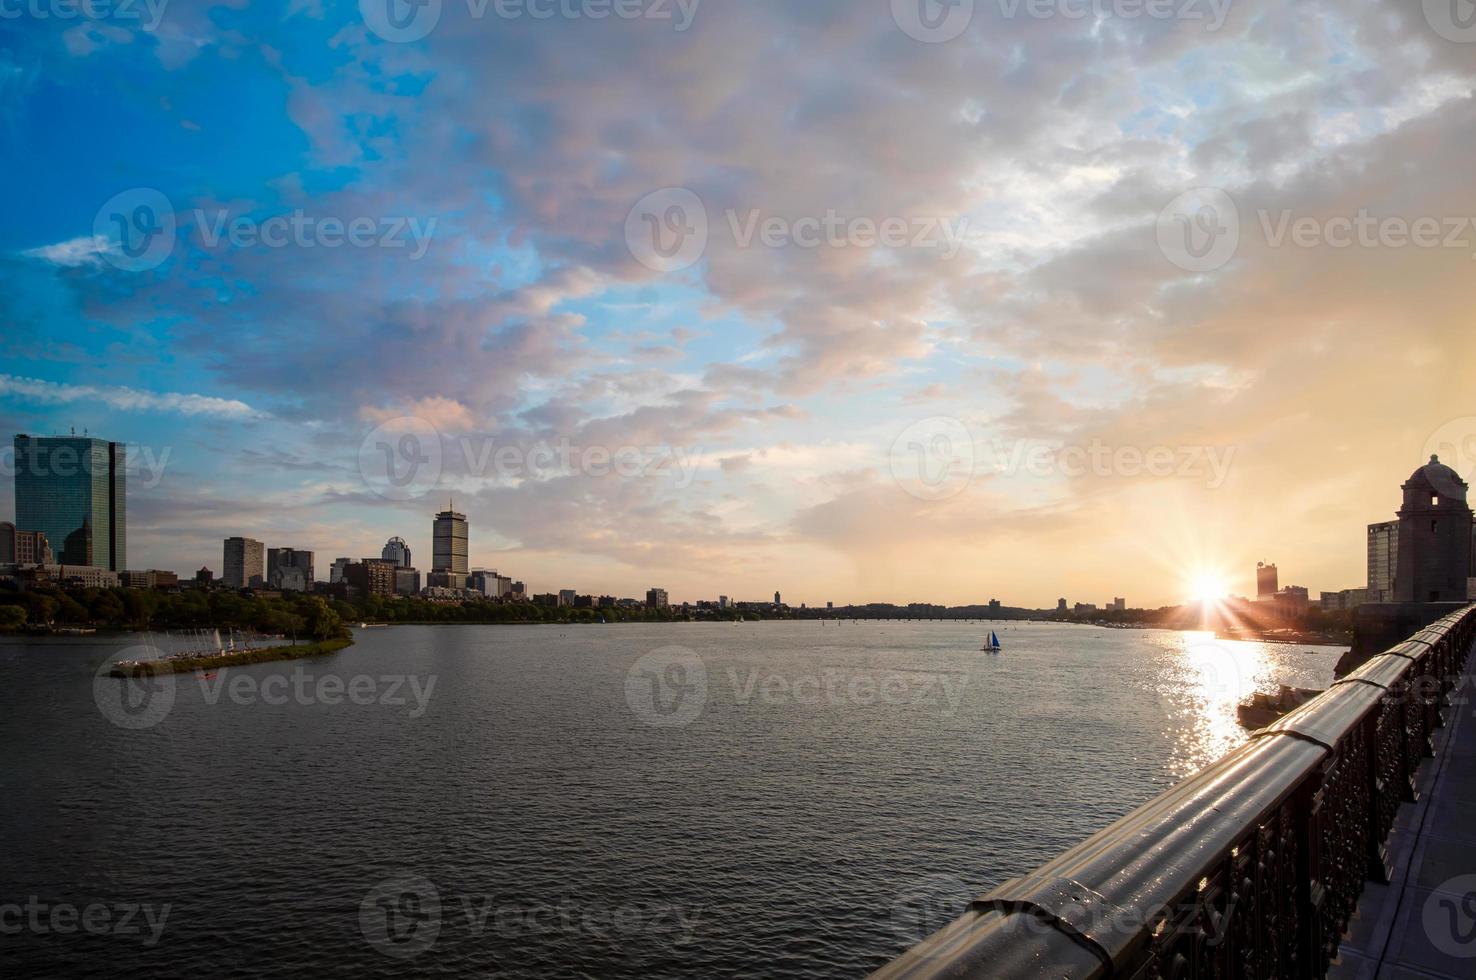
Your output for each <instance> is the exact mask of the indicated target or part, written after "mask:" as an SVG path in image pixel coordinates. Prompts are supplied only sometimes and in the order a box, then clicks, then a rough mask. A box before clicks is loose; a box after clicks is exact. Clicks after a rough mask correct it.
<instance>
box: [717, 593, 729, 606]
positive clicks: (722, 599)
mask: <svg viewBox="0 0 1476 980" xmlns="http://www.w3.org/2000/svg"><path fill="white" fill-rule="evenodd" d="M731 604H732V600H731V599H729V598H728V597H727V596H725V595H720V596H718V604H717V607H718V608H719V609H727V608H728V606H729V605H731Z"/></svg>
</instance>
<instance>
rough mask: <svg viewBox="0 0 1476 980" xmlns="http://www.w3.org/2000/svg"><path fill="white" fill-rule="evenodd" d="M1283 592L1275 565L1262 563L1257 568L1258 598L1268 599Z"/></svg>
mask: <svg viewBox="0 0 1476 980" xmlns="http://www.w3.org/2000/svg"><path fill="white" fill-rule="evenodd" d="M1280 591H1281V585H1280V580H1279V579H1278V577H1277V571H1276V566H1275V565H1268V564H1266V563H1265V562H1261V563H1260V564H1259V565H1257V566H1256V598H1258V599H1267V598H1270V597H1271V596H1274V595H1275V594H1276V593H1277V592H1280Z"/></svg>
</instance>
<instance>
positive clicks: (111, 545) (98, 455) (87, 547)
mask: <svg viewBox="0 0 1476 980" xmlns="http://www.w3.org/2000/svg"><path fill="white" fill-rule="evenodd" d="M127 468H128V451H127V447H125V446H124V445H123V444H122V443H121V442H108V441H106V440H104V439H91V438H86V437H82V438H79V437H76V436H55V437H32V436H27V435H17V436H16V437H15V523H16V527H18V528H25V529H26V530H28V531H40V532H41V533H42V534H44V535H46V540H47V541H48V542H50V544H51V548H52V551H53V552H54V553H55V556H56V560H57V562H58V563H60V564H64V565H91V566H94V567H96V568H106V569H110V570H111V571H114V572H121V571H123V569H124V568H125V567H127V564H128V547H127V539H128V518H127V511H128V508H127V497H128V494H127V486H128V480H127V475H126V474H127Z"/></svg>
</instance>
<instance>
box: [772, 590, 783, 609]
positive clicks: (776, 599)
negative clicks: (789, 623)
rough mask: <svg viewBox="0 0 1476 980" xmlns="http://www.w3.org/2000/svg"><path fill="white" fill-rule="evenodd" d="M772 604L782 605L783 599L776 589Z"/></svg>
mask: <svg viewBox="0 0 1476 980" xmlns="http://www.w3.org/2000/svg"><path fill="white" fill-rule="evenodd" d="M774 605H776V606H782V605H784V599H783V598H782V597H781V596H780V595H779V593H778V592H777V591H775V593H774Z"/></svg>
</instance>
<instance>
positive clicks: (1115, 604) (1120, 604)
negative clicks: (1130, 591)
mask: <svg viewBox="0 0 1476 980" xmlns="http://www.w3.org/2000/svg"><path fill="white" fill-rule="evenodd" d="M1127 607H1128V601H1127V600H1126V599H1118V598H1114V599H1113V600H1112V611H1113V612H1127Z"/></svg>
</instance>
